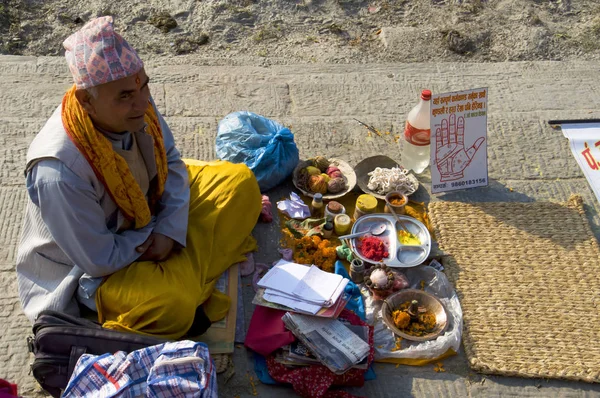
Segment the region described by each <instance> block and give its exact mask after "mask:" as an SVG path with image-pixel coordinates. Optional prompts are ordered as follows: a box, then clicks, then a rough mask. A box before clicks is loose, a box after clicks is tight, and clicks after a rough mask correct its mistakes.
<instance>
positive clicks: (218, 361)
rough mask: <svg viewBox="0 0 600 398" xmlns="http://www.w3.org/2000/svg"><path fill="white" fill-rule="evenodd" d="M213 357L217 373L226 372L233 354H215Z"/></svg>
mask: <svg viewBox="0 0 600 398" xmlns="http://www.w3.org/2000/svg"><path fill="white" fill-rule="evenodd" d="M212 358H213V361H214V362H215V369H216V372H217V373H223V372H225V371H226V370H227V368H229V366H230V364H231V354H214V355H212Z"/></svg>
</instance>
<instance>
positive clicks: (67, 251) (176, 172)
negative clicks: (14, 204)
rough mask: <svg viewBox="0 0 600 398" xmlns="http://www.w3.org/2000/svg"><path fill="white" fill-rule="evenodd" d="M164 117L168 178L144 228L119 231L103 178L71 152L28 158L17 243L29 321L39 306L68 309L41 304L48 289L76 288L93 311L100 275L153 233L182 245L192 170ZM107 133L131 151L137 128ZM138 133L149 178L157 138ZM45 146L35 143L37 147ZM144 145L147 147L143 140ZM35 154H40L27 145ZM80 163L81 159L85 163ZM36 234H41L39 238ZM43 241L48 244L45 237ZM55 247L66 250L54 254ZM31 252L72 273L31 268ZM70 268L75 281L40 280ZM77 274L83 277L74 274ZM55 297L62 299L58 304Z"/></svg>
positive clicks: (127, 259) (129, 257)
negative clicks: (22, 224) (23, 215)
mask: <svg viewBox="0 0 600 398" xmlns="http://www.w3.org/2000/svg"><path fill="white" fill-rule="evenodd" d="M59 108H60V107H59ZM52 117H53V118H55V117H60V112H55V114H54V115H53V116H52ZM159 118H160V122H161V127H162V132H163V137H164V141H165V149H166V151H167V161H168V168H169V170H168V176H167V181H166V183H165V191H164V194H163V195H162V197H161V200H160V202H159V209H158V211H157V214H156V216H154V217H153V218H152V220H151V222H150V223H149V224H148V225H147V226H145V227H143V228H140V229H128V230H124V231H120V232H118V230H119V226H120V225H121V224H122V222H123V220H124V218H123V215H122V214H121V212H120V211H119V210H118V209H116V210H115V205H114V202H112V199H111V198H110V196H109V195H108V193H107V192H106V191H105V190H104V187H98V186H97V185H98V184H99V181H98V180H97V179H96V178H94V176H89V171H86V173H87V174H85V173H83V172H81V171H80V170H79V169H77V168H73V166H71V164H72V163H77V162H71V161H69V160H67V159H65V158H67V157H68V156H64V155H61V154H60V153H61V151H54V152H56V153H59V154H58V155H45V156H38V158H37V159H30V160H29V162H30V163H31V162H32V161H35V163H33V165H32V166H31V167H30V168H29V171H28V173H27V191H28V193H29V199H30V203H29V204H28V207H27V212H28V213H27V214H26V223H25V224H26V225H25V228H24V229H25V231H24V233H23V236H22V238H21V243H20V245H19V252H20V253H19V255H18V258H17V273H18V279H19V291H20V295H21V300H22V302H23V305H24V309H25V312H26V314H27V315H28V316H29V317H30V318H35V316H36V315H37V313H39V311H40V310H42V309H47V308H51V309H55V310H61V309H62V308H57V307H61V306H65V305H64V302H65V299H72V298H69V297H64V298H63V299H57V298H56V297H52V298H51V297H48V303H47V304H44V302H43V300H42V299H43V296H44V294H45V293H44V292H45V291H46V294H48V295H52V296H53V295H55V294H59V293H60V294H65V295H69V294H73V293H75V291H76V294H77V296H78V299H79V301H80V302H82V303H84V304H85V305H86V306H88V307H90V308H92V309H95V303H94V293H95V291H96V289H97V288H98V286H99V285H100V282H101V280H102V277H104V276H107V275H110V274H112V273H114V272H116V271H118V270H120V269H121V268H123V267H125V266H127V265H129V264H131V263H132V262H134V261H135V260H136V259H137V258H138V257H139V256H140V253H138V252H137V251H136V250H135V249H136V247H137V246H139V245H140V244H142V243H143V242H144V241H145V240H146V239H147V238H148V236H149V235H150V233H152V232H156V233H160V234H163V235H166V236H168V237H170V238H171V239H173V240H174V241H175V242H177V243H178V244H180V245H181V246H183V247H185V245H186V233H187V221H188V220H187V218H188V207H189V186H188V175H187V170H186V167H185V164H184V163H183V161H182V160H181V156H180V154H179V151H178V150H177V149H176V148H175V144H174V139H173V135H172V133H171V131H170V129H169V128H168V126H167V124H166V123H165V122H164V119H163V118H162V116H160V115H159ZM49 124H50V123H49ZM55 124H56V125H58V124H57V123H55ZM104 134H105V135H106V136H107V138H109V140H111V142H112V145H113V148H119V149H129V147H130V146H131V142H132V136H131V134H132V133H130V132H127V133H123V134H111V133H104ZM134 134H136V137H137V138H138V143H139V142H144V143H145V144H144V147H145V153H146V156H145V158H144V159H145V161H146V164H147V168H148V172H149V176H150V177H152V176H154V175H155V174H156V164H155V161H154V157H153V152H152V151H153V149H152V144H153V140H152V138H151V137H150V136H149V135H147V134H146V133H144V132H136V133H134ZM65 142H67V141H65ZM34 144H36V143H35V142H34ZM34 144H32V147H33V146H34ZM40 144H41V143H37V146H39V145H40ZM66 145H68V142H67V143H66ZM140 149H142V145H141V144H140ZM30 152H35V151H32V149H31V148H30ZM37 152H40V149H37ZM62 152H65V151H62ZM71 152H73V151H72V150H71ZM79 164H81V163H80V160H79ZM70 166H71V167H70ZM29 213H31V214H29ZM40 219H41V220H40ZM28 221H29V222H28ZM40 221H42V222H40ZM42 224H43V225H42ZM36 230H37V231H36ZM48 235H49V236H48ZM36 237H42V239H37V241H36ZM46 240H49V241H51V242H45V241H46ZM49 243H50V244H49ZM45 249H51V250H45ZM57 251H60V252H62V253H59V254H58V255H54V254H55V253H56V252H57ZM31 252H33V254H37V255H40V256H42V257H44V260H48V261H50V263H54V264H58V265H62V266H63V268H64V266H67V267H72V268H73V271H69V270H59V269H58V268H56V271H57V273H56V274H53V273H52V271H51V270H50V269H49V268H50V266H49V265H46V264H44V265H40V264H37V265H36V266H34V265H32V264H30V262H28V260H27V257H30V256H28V254H31ZM30 258H31V257H30ZM35 258H36V257H34V259H35ZM61 258H63V259H64V258H66V259H68V261H65V260H57V259H61ZM48 261H46V263H48ZM42 267H43V268H44V269H43V270H42V269H41V268H42ZM65 271H68V275H69V279H77V281H75V280H71V281H70V282H68V281H67V280H66V279H65V280H63V281H60V280H56V281H48V280H43V279H44V278H47V279H52V276H53V275H61V276H63V277H64V275H66V272H65ZM77 275H81V276H80V277H77ZM58 278H59V279H60V277H58ZM65 281H67V283H66V284H67V285H72V284H73V283H76V284H77V285H76V286H72V287H70V288H69V289H64V286H63V285H64V284H65ZM50 282H52V283H50ZM57 284H58V288H61V289H63V290H64V292H56V291H51V292H48V290H49V289H48V288H47V287H46V286H48V285H50V286H53V287H54V289H56V288H57V287H56V285H57ZM26 290H27V291H26ZM71 292H72V293H71ZM31 295H34V296H35V297H31ZM53 301H58V302H61V303H63V304H60V305H59V304H56V303H55V304H53V303H52V302H53ZM31 302H35V303H36V304H35V308H33V309H28V308H27V306H28V305H29V304H30V303H31ZM70 307H72V305H71V306H70ZM71 312H72V311H71Z"/></svg>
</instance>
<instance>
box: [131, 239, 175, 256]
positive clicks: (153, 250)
mask: <svg viewBox="0 0 600 398" xmlns="http://www.w3.org/2000/svg"><path fill="white" fill-rule="evenodd" d="M174 245H175V241H174V240H173V239H171V238H169V237H168V236H165V235H161V234H157V233H151V234H150V236H149V237H148V239H146V241H145V242H144V243H142V244H141V245H139V246H138V247H136V249H135V250H136V251H137V252H138V253H143V254H142V255H141V256H140V258H138V260H137V261H164V260H166V259H167V258H168V257H169V255H170V254H171V252H172V251H173V246H174Z"/></svg>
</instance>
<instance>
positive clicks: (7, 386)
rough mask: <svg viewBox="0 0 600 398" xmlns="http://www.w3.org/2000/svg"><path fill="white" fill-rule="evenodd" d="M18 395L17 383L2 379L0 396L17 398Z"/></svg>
mask: <svg viewBox="0 0 600 398" xmlns="http://www.w3.org/2000/svg"><path fill="white" fill-rule="evenodd" d="M18 396H19V394H18V393H17V385H16V384H13V383H10V382H8V381H6V380H4V379H0V398H16V397H18Z"/></svg>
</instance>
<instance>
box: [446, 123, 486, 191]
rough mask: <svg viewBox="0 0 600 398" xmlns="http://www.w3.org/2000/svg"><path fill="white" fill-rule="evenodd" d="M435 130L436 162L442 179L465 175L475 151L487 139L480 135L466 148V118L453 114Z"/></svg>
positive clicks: (457, 177) (457, 178)
mask: <svg viewBox="0 0 600 398" xmlns="http://www.w3.org/2000/svg"><path fill="white" fill-rule="evenodd" d="M438 126H439V127H438V128H437V129H436V130H435V164H436V166H437V169H438V170H439V171H440V175H441V179H440V181H442V182H446V181H454V180H459V179H461V178H463V177H464V170H465V169H466V168H467V166H468V165H469V164H470V163H471V161H472V160H473V157H474V156H475V152H477V150H478V149H479V147H480V146H481V144H483V142H484V141H485V138H484V137H479V138H478V139H477V141H475V143H474V144H473V145H472V146H471V147H470V148H468V149H465V118H464V117H462V116H461V117H459V118H458V120H456V115H454V114H452V115H450V116H449V117H448V119H443V120H442V123H441V124H439V125H438Z"/></svg>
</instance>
